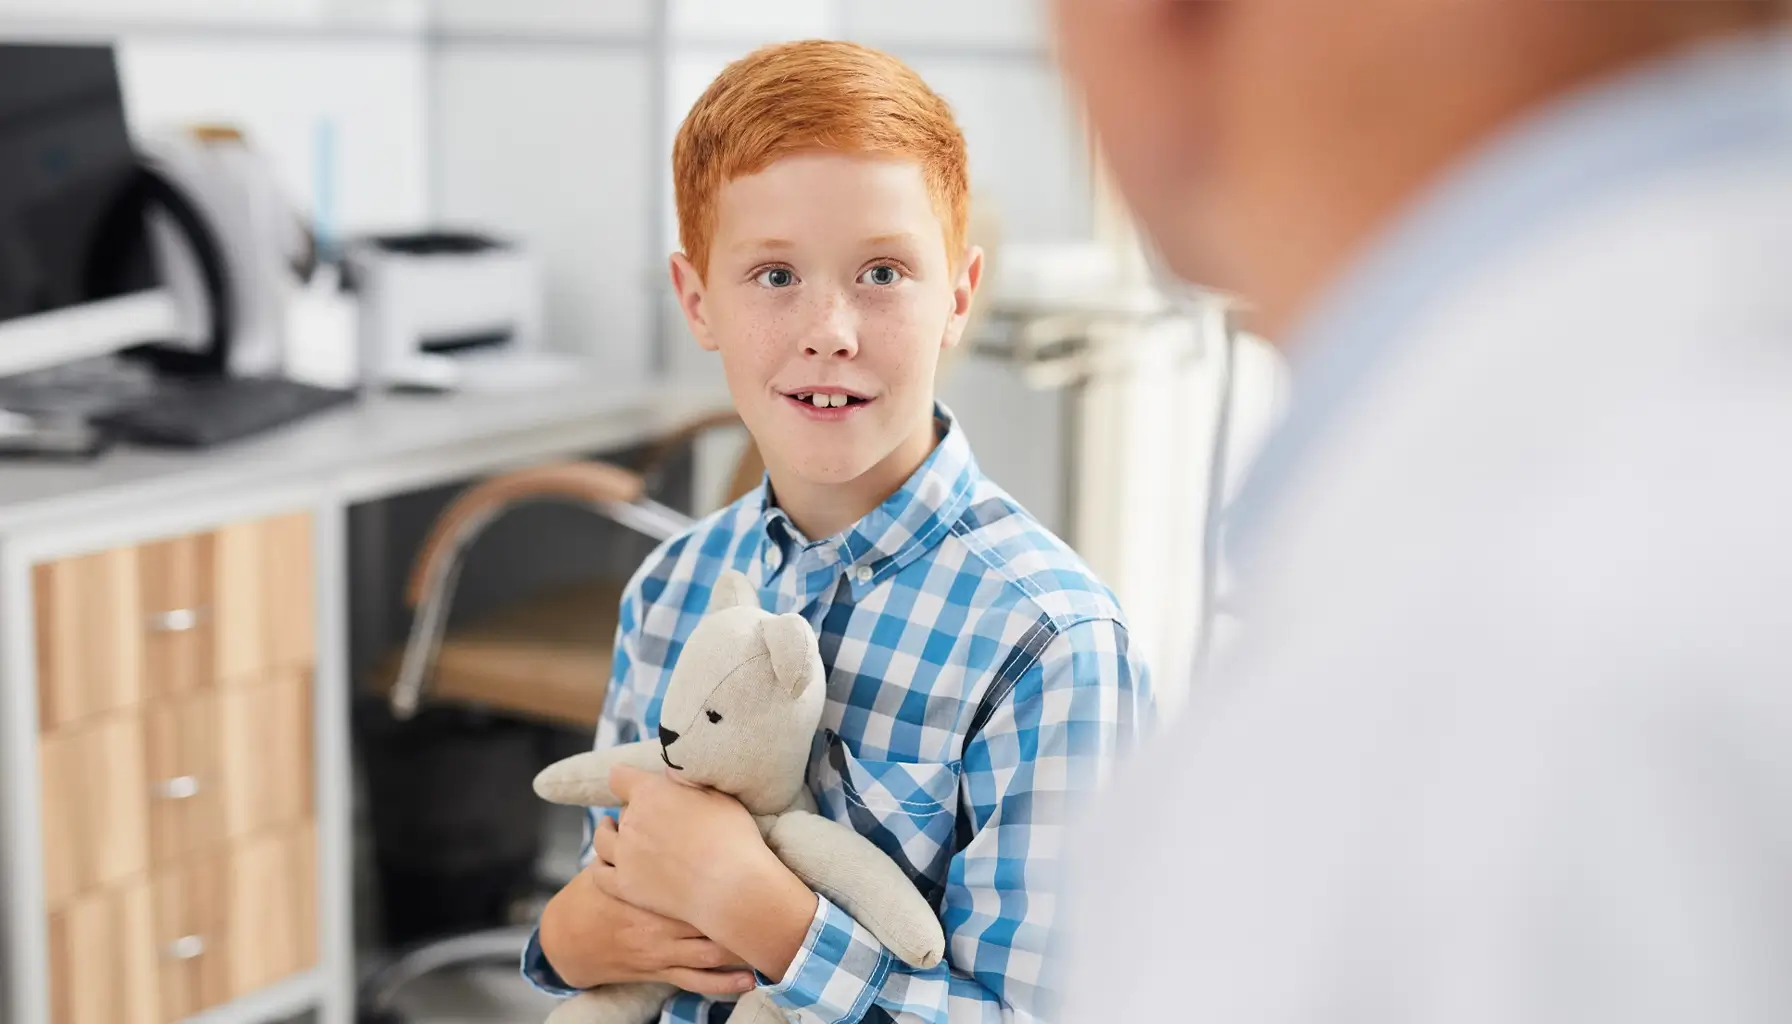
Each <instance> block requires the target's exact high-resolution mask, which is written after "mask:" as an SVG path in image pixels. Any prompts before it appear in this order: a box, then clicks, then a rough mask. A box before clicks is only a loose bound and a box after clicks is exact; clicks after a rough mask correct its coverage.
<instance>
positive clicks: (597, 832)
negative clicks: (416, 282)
mask: <svg viewBox="0 0 1792 1024" xmlns="http://www.w3.org/2000/svg"><path fill="white" fill-rule="evenodd" d="M673 170H674V175H675V178H676V190H677V205H678V217H679V234H680V242H681V244H682V246H683V252H682V253H680V254H677V255H675V256H673V257H672V261H671V273H672V280H673V283H674V285H675V286H676V288H677V290H678V294H679V299H680V304H681V306H682V308H683V310H684V313H685V317H686V319H687V321H688V322H689V325H690V328H691V330H692V332H693V333H694V334H695V335H696V337H697V340H698V342H699V343H700V344H702V346H703V347H704V348H706V349H709V350H711V351H715V352H718V353H720V356H721V359H722V365H723V369H724V372H725V375H726V377H727V380H728V386H729V390H730V392H731V393H732V395H733V397H734V400H735V403H736V406H737V407H738V409H739V411H740V414H741V418H742V419H743V420H744V421H745V423H746V425H747V428H748V429H749V430H750V431H751V433H752V435H753V438H754V440H755V442H756V444H757V445H758V447H759V450H760V453H761V455H762V456H763V458H764V461H765V465H766V482H765V484H763V485H762V486H761V487H760V488H759V489H758V490H756V491H755V492H754V493H752V494H749V495H748V496H747V497H746V498H744V499H742V500H741V501H738V502H736V503H735V504H734V505H732V506H730V507H729V508H727V509H724V510H722V511H721V512H719V513H717V514H715V515H713V516H711V517H709V518H708V519H706V520H705V521H704V522H702V523H701V524H699V525H698V526H696V527H695V528H693V529H692V530H691V531H689V532H688V533H686V534H685V535H683V536H681V537H678V538H675V539H674V540H672V541H670V542H668V543H667V544H665V545H663V546H662V547H661V548H660V549H659V550H658V551H656V552H655V553H654V554H653V555H652V556H651V557H649V558H648V560H647V561H646V563H645V564H644V565H643V566H642V567H641V569H640V570H639V571H638V573H637V574H636V576H635V578H634V579H633V580H632V581H631V583H630V585H629V587H628V589H627V592H626V594H625V596H624V599H623V605H622V613H621V627H620V629H619V634H618V638H617V648H616V659H615V665H616V668H615V678H614V680H613V682H612V684H611V687H610V691H609V694H608V696H607V698H606V701H605V708H604V713H603V718H602V720H601V722H600V724H599V726H598V733H597V744H598V746H600V747H602V746H608V745H611V744H615V743H622V742H628V741H632V740H636V739H639V738H642V737H647V736H652V735H654V734H655V733H656V732H657V729H658V716H659V700H660V694H661V693H662V692H663V688H664V686H665V683H666V681H667V679H668V678H669V676H670V670H671V668H672V666H673V664H674V663H675V662H676V660H677V657H678V653H679V648H680V645H681V644H682V643H683V641H684V640H685V638H686V637H687V636H688V635H689V634H690V631H691V629H692V627H693V626H694V625H695V623H696V622H697V620H698V619H699V618H700V617H701V616H702V614H703V611H704V608H705V606H706V604H707V602H708V598H709V590H710V586H711V585H712V584H713V583H714V581H715V579H716V577H717V575H718V574H719V573H720V572H721V571H722V570H723V569H724V568H735V569H740V570H742V571H745V572H747V573H748V574H749V576H751V577H752V579H753V580H754V582H755V583H757V584H758V585H759V587H760V591H761V597H762V600H763V602H764V604H765V606H766V607H767V608H768V609H769V610H773V611H777V612H781V613H782V612H793V611H794V612H800V613H802V614H803V615H804V616H806V617H807V618H808V619H809V621H810V622H811V623H812V624H813V625H814V626H815V629H816V632H817V633H818V634H819V635H820V636H821V643H822V656H823V660H824V662H825V663H826V665H827V669H828V679H829V682H828V705H827V711H826V713H825V714H824V716H823V726H824V730H823V733H822V734H821V735H820V736H819V737H818V738H817V741H816V745H815V752H814V754H813V755H812V758H811V762H810V767H809V783H810V786H811V787H812V788H813V789H814V790H815V792H816V797H817V800H818V801H819V803H820V806H821V810H822V813H823V814H826V815H828V816H829V817H832V818H834V819H835V820H838V821H842V822H845V823H847V824H850V825H851V826H852V827H853V828H855V829H856V830H858V831H859V832H860V833H861V834H863V835H865V836H866V837H868V838H870V839H871V840H873V841H874V842H876V843H877V844H878V845H879V847H881V848H882V849H883V850H884V851H885V852H886V853H889V854H890V855H891V856H892V857H893V858H895V860H896V861H897V863H898V864H899V865H901V866H902V868H903V870H904V871H905V872H907V873H908V874H909V876H910V877H911V878H913V879H914V882H915V884H916V886H917V887H919V888H920V890H921V891H922V892H923V893H924V894H926V895H927V896H928V897H929V899H930V900H932V902H933V903H934V905H935V906H936V907H938V908H939V910H940V914H941V919H942V921H943V923H944V925H945V928H946V936H947V961H946V962H945V963H942V964H940V965H939V966H938V967H936V968H933V969H931V970H926V971H917V970H913V969H911V968H909V967H907V966H905V965H903V964H902V963H900V962H898V961H896V960H894V958H893V957H891V956H890V955H889V953H888V952H887V951H885V950H884V949H883V948H882V947H881V946H880V945H879V943H878V942H877V940H876V939H874V938H873V937H872V936H871V935H870V933H869V932H867V931H865V930H864V929H863V928H862V927H860V926H859V925H858V924H857V923H856V922H855V921H853V920H852V918H851V917H850V916H848V915H847V914H846V913H845V912H843V911H842V910H840V909H839V908H838V907H836V906H834V905H833V904H831V903H830V902H829V901H828V900H826V899H825V898H823V897H821V896H818V895H817V894H816V893H814V892H811V891H809V889H808V888H807V887H806V886H804V885H803V884H802V883H801V882H800V881H799V880H797V878H796V877H795V876H794V875H792V874H791V873H790V872H789V871H788V870H787V869H785V868H784V867H783V865H782V864H781V863H779V862H778V861H777V859H776V858H775V857H773V856H772V855H771V853H770V851H769V850H767V849H766V846H765V844H764V842H763V841H762V840H761V839H760V837H759V833H758V831H757V830H756V829H755V828H754V826H753V823H752V820H751V818H750V817H749V816H748V815H747V813H746V811H745V809H743V808H742V807H741V806H740V805H739V804H738V803H736V802H735V801H734V800H732V799H730V798H728V797H724V796H721V795H719V794H715V793H710V792H707V791H703V790H699V789H696V788H693V787H689V786H685V785H683V784H681V783H679V782H677V781H674V780H672V779H668V778H666V777H665V776H664V775H663V774H646V773H639V772H630V771H627V770H619V771H618V772H617V776H616V778H614V779H613V782H614V784H615V786H616V787H617V789H618V791H619V792H621V793H623V794H624V795H626V797H627V799H628V801H629V807H628V809H627V810H626V811H625V812H624V813H623V814H622V816H621V824H620V826H618V825H617V823H616V821H615V820H613V819H612V818H611V817H609V816H607V815H599V814H593V815H592V818H591V842H590V846H589V848H588V851H587V852H588V854H589V856H590V862H589V866H588V867H587V868H586V870H585V871H584V872H583V873H582V874H581V875H580V877H579V878H577V879H575V880H574V881H573V882H572V883H571V884H569V885H568V886H567V887H566V888H565V889H564V890H562V891H561V892H560V893H559V894H558V895H557V896H556V897H555V898H554V900H553V901H552V902H550V904H549V906H548V908H547V910H546V911H545V912H544V913H543V915H542V920H541V926H540V928H539V930H538V932H537V934H536V937H535V939H534V941H532V942H531V943H530V945H529V949H528V951H527V953H526V954H525V957H524V968H525V972H526V973H527V975H528V976H529V978H530V979H531V980H532V981H534V982H535V983H536V984H537V985H538V986H540V987H542V988H544V989H547V990H549V991H553V992H560V993H568V994H570V992H571V991H573V990H575V989H577V988H584V987H590V986H593V985H596V984H601V983H607V982H615V981H630V980H658V981H667V982H671V983H672V984H675V985H677V986H679V987H680V988H682V989H685V990H686V991H687V994H685V995H681V996H679V997H678V998H677V999H675V1000H674V1001H673V1002H672V1003H671V1004H669V1007H668V1010H667V1013H666V1015H665V1019H667V1020H672V1021H708V1020H718V1019H722V1017H723V1016H724V1015H725V1014H726V1012H727V1006H726V1004H725V1003H720V1004H718V1003H717V1002H716V1001H715V1000H714V999H712V998H711V997H715V996H729V995H738V994H739V993H741V992H744V991H746V990H748V989H749V988H751V987H752V986H753V985H755V984H758V985H764V986H767V987H769V989H770V992H771V994H772V995H773V996H774V999H775V1001H776V1002H777V1003H778V1005H779V1006H780V1007H782V1008H784V1009H785V1010H786V1011H787V1012H789V1013H790V1014H792V1015H793V1016H795V1017H800V1019H805V1020H824V1021H848V1020H855V1021H856V1020H861V1019H868V1020H887V1019H893V1018H896V1017H900V1018H901V1019H903V1020H920V1021H945V1020H946V1019H947V1018H948V1016H950V1018H951V1019H952V1020H954V1021H960V1020H995V1019H1016V1018H1018V1019H1033V1018H1035V1017H1037V1016H1039V1015H1040V1014H1041V1012H1042V1011H1043V1010H1047V1009H1049V1005H1050V991H1049V989H1048V988H1047V985H1048V982H1049V981H1050V980H1051V979H1048V978H1046V977H1045V976H1044V972H1043V967H1042V965H1043V961H1044V958H1045V955H1046V953H1047V947H1048V945H1049V943H1050V940H1051V937H1052V936H1051V932H1052V928H1053V927H1054V925H1055V924H1056V920H1055V912H1056V904H1057V900H1056V893H1055V890H1054V884H1055V881H1054V879H1055V875H1056V873H1057V870H1058V850H1059V847H1060V844H1061V843H1062V841H1063V839H1064V831H1065V829H1066V827H1067V826H1070V825H1072V824H1073V822H1072V821H1071V820H1070V817H1069V807H1070V805H1071V804H1072V802H1073V800H1074V798H1075V797H1076V795H1078V794H1080V793H1083V792H1086V791H1087V790H1089V789H1090V788H1091V787H1092V786H1093V785H1095V784H1096V782H1097V781H1098V779H1099V778H1100V777H1101V776H1102V774H1103V772H1104V770H1105V768H1106V766H1107V765H1108V764H1109V762H1110V761H1111V760H1112V759H1113V758H1114V757H1115V756H1116V754H1117V753H1119V752H1120V751H1121V750H1122V749H1123V748H1124V747H1125V746H1126V745H1127V744H1128V743H1129V742H1130V741H1131V740H1132V739H1133V738H1134V736H1135V735H1136V734H1138V732H1139V731H1140V730H1141V729H1142V728H1143V726H1144V725H1145V723H1146V720H1147V718H1148V715H1149V713H1150V706H1151V704H1150V695H1149V691H1148V687H1147V683H1146V677H1145V673H1144V670H1143V668H1142V666H1141V665H1140V664H1139V663H1138V661H1137V659H1136V657H1135V656H1134V655H1133V654H1132V653H1131V651H1130V649H1129V645H1128V639H1127V633H1126V627H1125V626H1124V624H1123V623H1122V621H1121V617H1120V612H1119V609H1118V608H1117V607H1116V605H1115V602H1114V599H1113V597H1112V595H1111V594H1109V592H1108V591H1107V590H1106V589H1105V588H1103V587H1102V586H1101V585H1100V584H1099V583H1097V582H1096V581H1095V580H1094V579H1093V577H1092V576H1091V575H1090V573H1089V571H1088V570H1087V569H1086V568H1085V567H1084V566H1083V565H1082V564H1081V563H1080V562H1079V561H1078V560H1077V558H1076V557H1075V556H1074V555H1073V554H1072V553H1071V552H1070V551H1069V550H1068V549H1066V548H1065V546H1064V545H1063V544H1062V543H1061V542H1059V541H1058V540H1057V539H1056V538H1055V537H1053V536H1052V535H1051V534H1050V533H1048V532H1047V531H1046V530H1045V529H1044V528H1043V527H1042V526H1040V525H1039V524H1038V523H1037V522H1036V521H1034V520H1033V519H1032V518H1031V517H1029V516H1028V515H1027V514H1026V513H1025V512H1024V511H1022V510H1021V509H1020V508H1019V507H1018V506H1017V505H1015V503H1014V502H1013V500H1012V499H1010V498H1009V497H1008V496H1007V495H1006V494H1005V493H1003V492H1002V491H1001V490H1000V489H999V488H997V487H996V486H995V485H994V484H993V483H991V482H990V481H989V480H987V479H986V478H984V477H983V476H982V475H981V473H979V472H978V469H977V466H976V463H975V462H974V461H973V459H972V457H971V452H970V449H969V447H968V446H967V444H966V441H965V438H964V435H963V433H962V431H961V430H960V429H959V428H958V427H957V426H956V424H955V423H954V422H953V420H952V418H951V416H950V414H949V413H948V412H946V410H945V409H943V408H942V407H939V406H937V405H936V404H935V402H934V395H933V384H934V370H935V366H936V364H937V362H938V360H939V357H940V353H941V351H942V350H943V349H945V348H946V347H947V346H950V345H954V344H957V343H958V341H959V337H960V335H961V333H962V332H963V330H964V325H965V319H966V316H967V314H968V312H969V310H970V305H971V298H972V295H973V293H974V292H975V291H976V288H977V284H978V279H979V277H980V275H981V273H982V254H981V253H980V252H979V251H977V250H976V249H974V248H970V247H967V246H966V244H965V239H964V233H965V220H966V206H967V193H968V180H967V170H966V157H965V145H964V139H963V136H962V135H961V133H960V132H959V130H958V127H957V124H956V123H955V121H954V120H953V118H952V114H951V112H950V110H949V109H948V108H947V106H946V104H945V103H944V102H943V101H942V100H941V99H940V98H939V97H938V96H936V95H935V94H934V93H933V92H932V91H931V90H929V89H928V88H927V86H926V85H925V84H924V83H923V82H922V81H921V80H920V79H919V78H918V77H917V76H916V75H915V74H914V73H913V72H912V71H910V70H909V69H908V68H906V67H904V66H903V65H902V64H901V63H899V62H898V61H896V60H895V59H893V58H891V57H888V56H886V55H884V54H880V53H877V52H875V51H872V50H867V49H865V48H863V47H859V46H854V45H851V44H846V43H834V42H805V43H796V44H789V45H782V46H774V47H769V48H766V49H764V50H761V51H758V52H756V53H754V54H752V55H750V56H748V57H746V58H744V59H743V60H741V61H739V62H737V63H735V64H733V65H731V66H730V67H728V68H727V69H726V70H724V71H723V72H722V74H721V76H720V77H718V78H717V79H716V81H715V82H714V83H713V84H712V85H711V86H710V88H709V90H708V91H707V92H706V93H705V94H704V95H703V97H702V98H701V99H699V100H698V102H697V104H696V106H695V107H694V108H693V109H692V111H691V113H690V115H689V116H688V117H687V118H686V120H685V123H684V125H683V126H682V128H681V129H680V131H679V135H678V139H677V141H676V144H675V147H674V151H673Z"/></svg>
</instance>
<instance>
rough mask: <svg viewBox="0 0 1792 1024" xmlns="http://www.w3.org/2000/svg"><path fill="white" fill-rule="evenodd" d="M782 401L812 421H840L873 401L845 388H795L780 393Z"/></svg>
mask: <svg viewBox="0 0 1792 1024" xmlns="http://www.w3.org/2000/svg"><path fill="white" fill-rule="evenodd" d="M780 394H782V395H783V396H784V401H786V402H788V403H790V404H791V405H793V406H795V407H796V410H797V411H798V412H801V413H803V414H804V415H806V416H808V417H810V418H812V419H820V420H830V421H831V420H841V419H845V418H846V417H848V416H850V415H852V414H853V413H855V412H857V411H858V410H860V409H863V408H865V407H866V406H868V405H870V404H871V403H872V402H873V401H874V399H872V398H869V397H867V396H865V395H861V394H859V393H858V392H856V391H849V390H847V389H846V388H835V387H816V388H796V389H794V390H790V391H783V392H780Z"/></svg>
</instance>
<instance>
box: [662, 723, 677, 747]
mask: <svg viewBox="0 0 1792 1024" xmlns="http://www.w3.org/2000/svg"><path fill="white" fill-rule="evenodd" d="M677 742H678V734H677V733H675V732H673V731H672V730H670V729H668V728H666V727H665V726H663V725H662V726H660V746H662V747H669V746H671V745H672V744H674V743H677Z"/></svg>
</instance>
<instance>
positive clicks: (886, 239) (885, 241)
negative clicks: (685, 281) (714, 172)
mask: <svg viewBox="0 0 1792 1024" xmlns="http://www.w3.org/2000/svg"><path fill="white" fill-rule="evenodd" d="M919 237H920V236H918V235H916V234H914V233H913V232H910V231H898V232H896V233H895V234H890V235H878V236H876V237H874V238H867V239H865V240H864V242H862V243H861V244H863V245H868V246H876V245H896V244H898V243H902V242H914V241H916V240H917V239H918V238H919ZM734 248H735V249H736V250H749V251H753V252H761V251H765V250H768V249H769V250H774V251H787V250H790V249H794V248H796V243H795V242H793V241H791V240H789V239H788V238H754V239H750V240H748V241H745V242H740V243H737V244H736V245H735V246H734Z"/></svg>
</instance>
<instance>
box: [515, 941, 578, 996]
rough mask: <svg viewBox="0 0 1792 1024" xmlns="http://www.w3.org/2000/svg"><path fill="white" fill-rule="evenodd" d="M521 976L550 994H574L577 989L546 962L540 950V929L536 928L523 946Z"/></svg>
mask: <svg viewBox="0 0 1792 1024" xmlns="http://www.w3.org/2000/svg"><path fill="white" fill-rule="evenodd" d="M523 977H524V978H526V979H528V982H529V984H531V985H533V986H535V987H536V988H537V989H538V990H540V991H542V992H546V993H547V994H548V995H551V996H561V997H566V996H575V995H578V994H579V990H578V989H576V988H573V987H572V986H570V985H568V984H567V983H566V980H565V979H564V978H562V977H560V972H559V971H556V970H554V965H553V964H550V963H548V958H547V954H545V953H543V952H542V951H541V930H540V929H539V928H538V929H536V930H535V931H534V932H533V933H532V934H531V935H530V936H529V944H528V945H527V946H525V947H523Z"/></svg>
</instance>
